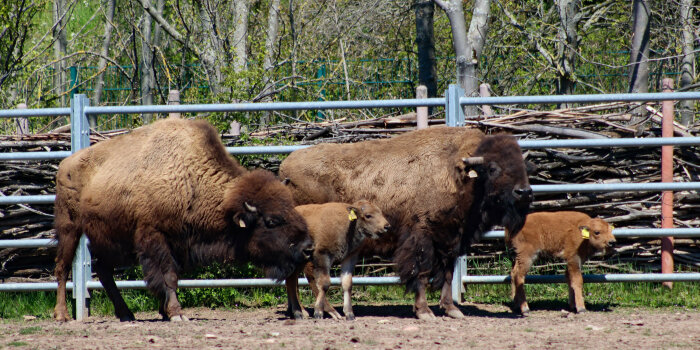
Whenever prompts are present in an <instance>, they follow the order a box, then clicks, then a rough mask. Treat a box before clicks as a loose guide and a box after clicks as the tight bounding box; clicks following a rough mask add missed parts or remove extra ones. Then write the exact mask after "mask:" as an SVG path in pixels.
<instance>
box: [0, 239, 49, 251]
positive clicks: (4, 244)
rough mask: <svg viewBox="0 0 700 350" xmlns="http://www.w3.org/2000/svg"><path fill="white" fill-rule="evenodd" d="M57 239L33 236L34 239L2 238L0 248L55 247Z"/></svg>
mask: <svg viewBox="0 0 700 350" xmlns="http://www.w3.org/2000/svg"><path fill="white" fill-rule="evenodd" d="M57 243H58V242H56V240H55V239H51V238H32V239H0V249H2V248H49V247H55V246H56V244H57Z"/></svg>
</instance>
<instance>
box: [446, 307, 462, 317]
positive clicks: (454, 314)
mask: <svg viewBox="0 0 700 350" xmlns="http://www.w3.org/2000/svg"><path fill="white" fill-rule="evenodd" d="M446 313H447V316H450V317H452V318H464V314H463V313H462V311H459V309H458V308H456V307H455V308H449V309H447V310H446Z"/></svg>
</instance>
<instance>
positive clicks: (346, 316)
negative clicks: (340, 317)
mask: <svg viewBox="0 0 700 350" xmlns="http://www.w3.org/2000/svg"><path fill="white" fill-rule="evenodd" d="M345 319H346V320H348V321H355V314H352V313H349V314H347V315H345Z"/></svg>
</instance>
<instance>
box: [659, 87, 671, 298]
mask: <svg viewBox="0 0 700 350" xmlns="http://www.w3.org/2000/svg"><path fill="white" fill-rule="evenodd" d="M662 84H663V91H664V92H673V79H669V78H665V79H664V80H663V83H662ZM661 109H662V113H663V119H662V122H661V136H662V137H673V101H663V102H662V103H661ZM661 182H673V146H670V145H668V146H661ZM661 228H673V191H663V193H662V194H661ZM661 273H673V237H661ZM663 286H665V287H667V288H669V289H671V288H673V282H663Z"/></svg>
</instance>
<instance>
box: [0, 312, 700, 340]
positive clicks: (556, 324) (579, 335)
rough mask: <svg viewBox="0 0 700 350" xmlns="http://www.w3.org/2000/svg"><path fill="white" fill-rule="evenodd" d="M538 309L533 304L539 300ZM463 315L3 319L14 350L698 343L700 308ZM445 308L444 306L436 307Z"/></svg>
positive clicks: (0, 329)
mask: <svg viewBox="0 0 700 350" xmlns="http://www.w3.org/2000/svg"><path fill="white" fill-rule="evenodd" d="M531 306H532V305H531ZM461 309H462V311H463V312H464V313H465V314H466V315H467V317H465V318H464V319H459V320H455V319H450V318H447V317H438V318H437V319H436V320H434V321H430V322H423V321H419V320H417V319H415V318H414V317H413V314H412V312H411V306H410V305H398V306H366V305H356V306H355V314H356V315H357V319H356V320H355V321H334V320H332V319H323V320H314V319H307V320H303V321H293V320H290V319H288V318H286V317H285V315H284V307H283V306H282V305H280V306H278V307H277V308H266V309H245V310H210V309H205V308H194V309H192V308H190V309H186V310H185V311H186V313H187V315H188V316H189V317H190V321H189V322H178V323H171V322H163V321H160V319H159V316H158V315H157V314H156V313H140V314H137V315H136V317H137V319H138V320H137V321H136V322H124V323H121V322H119V321H118V320H117V319H116V318H113V317H95V316H91V317H90V318H89V319H88V320H87V321H85V322H77V321H73V322H68V323H65V324H59V323H56V322H54V321H52V320H37V319H31V317H25V318H26V319H25V320H13V321H8V320H3V321H2V322H1V323H0V325H1V326H0V348H3V349H5V348H9V349H25V348H31V349H150V348H153V349H157V348H163V349H217V348H225V349H281V348H284V349H438V348H440V349H457V348H460V349H464V348H481V349H676V348H685V349H700V310H682V309H630V308H616V309H613V310H606V311H599V310H598V311H589V312H586V313H582V314H578V315H577V314H570V313H567V312H564V311H561V310H558V309H549V310H534V311H533V312H532V313H531V314H530V316H528V317H526V318H522V317H517V316H515V315H513V314H512V313H511V312H510V310H509V309H508V308H506V307H505V306H502V305H483V304H463V305H461ZM434 311H437V310H434Z"/></svg>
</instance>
